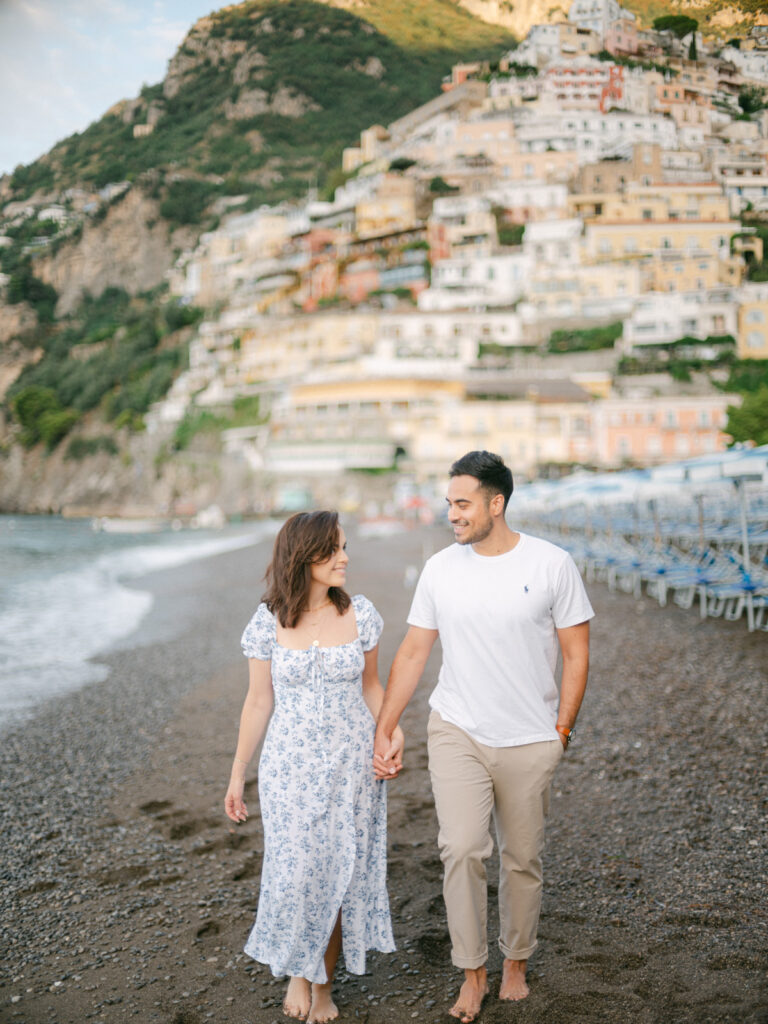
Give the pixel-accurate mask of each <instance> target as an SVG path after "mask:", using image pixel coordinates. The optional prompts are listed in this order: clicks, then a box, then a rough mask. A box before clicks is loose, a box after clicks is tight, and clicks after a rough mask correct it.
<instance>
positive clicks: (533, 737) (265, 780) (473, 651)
mask: <svg viewBox="0 0 768 1024" xmlns="http://www.w3.org/2000/svg"><path fill="white" fill-rule="evenodd" d="M512 486H513V485H512V474H511V473H510V471H509V469H508V468H507V467H506V466H505V465H504V463H503V461H502V460H501V458H499V456H497V455H493V454H491V453H490V452H485V451H478V452H469V453H468V454H467V455H465V456H463V457H462V458H461V459H459V460H458V461H457V462H455V463H454V464H453V465H452V466H451V470H450V482H449V486H448V491H447V498H446V501H447V507H448V519H449V521H450V524H451V526H452V528H453V531H454V536H455V540H456V543H455V544H452V545H451V546H450V547H447V548H445V549H444V550H442V551H440V552H438V553H437V554H436V555H434V556H433V557H432V558H430V559H429V560H428V561H427V563H426V565H425V566H424V569H423V571H422V574H421V577H420V579H419V582H418V585H417V587H416V592H415V594H414V598H413V602H412V605H411V609H410V612H409V614H408V626H409V628H408V632H407V633H406V636H405V638H404V640H403V642H402V643H401V645H400V648H399V649H398V652H397V654H396V656H395V659H394V662H393V664H392V670H391V673H390V676H389V681H388V683H387V688H386V691H384V689H383V688H382V686H381V683H380V681H379V673H378V667H377V655H378V642H379V637H380V635H381V630H382V619H381V616H380V615H379V613H378V612H377V611H376V609H375V608H374V606H373V604H372V603H371V602H370V601H369V600H368V599H367V598H365V597H363V596H362V595H359V594H358V595H355V596H354V597H350V596H349V595H348V594H347V593H346V591H345V589H344V584H345V579H346V568H347V562H348V560H349V559H348V556H347V553H346V540H345V536H344V530H343V529H342V527H341V525H340V524H339V519H338V515H337V514H336V513H335V512H310V513H300V514H298V515H295V516H293V517H291V518H290V519H289V520H287V522H286V523H285V524H284V525H283V527H282V528H281V530H280V532H279V533H278V535H277V538H276V540H275V546H274V551H273V555H272V561H271V563H270V566H269V568H268V570H267V577H266V578H267V593H266V594H265V596H264V599H263V601H262V603H261V604H260V605H259V607H258V609H257V610H256V613H255V614H254V616H253V618H252V619H251V621H250V622H249V623H248V625H247V627H246V629H245V632H244V633H243V638H242V647H243V652H244V654H245V655H246V656H247V657H248V659H249V662H248V663H249V677H250V682H249V688H248V694H247V696H246V699H245V704H244V706H243V710H242V714H241V718H240V733H239V738H238V744H237V751H236V754H235V759H234V763H233V767H232V775H231V778H230V782H229V788H228V790H227V795H226V800H225V809H226V812H227V814H228V815H229V817H230V818H231V819H232V820H233V821H236V822H240V821H244V820H245V819H246V817H247V813H248V812H247V808H246V805H245V803H244V801H243V790H244V784H245V772H246V768H247V767H248V764H249V762H250V760H251V758H252V757H253V754H254V752H255V751H256V748H257V746H258V745H259V743H260V742H261V740H262V738H263V739H264V742H263V746H262V750H261V758H260V761H259V773H258V778H259V801H260V805H261V815H262V821H263V827H264V861H263V866H262V877H261V887H260V893H259V906H258V912H257V916H256V923H255V925H254V927H253V930H252V932H251V934H250V936H249V938H248V941H247V943H246V946H245V951H246V953H248V954H249V955H250V956H251V957H253V958H254V959H255V960H258V961H260V962H261V963H264V964H268V965H269V967H270V968H271V970H272V973H273V974H274V975H275V976H286V975H287V976H288V977H289V978H290V980H289V982H288V988H287V991H286V994H285V999H284V1003H283V1009H284V1011H285V1013H286V1014H287V1015H288V1016H290V1017H295V1018H297V1019H300V1020H308V1021H309V1022H312V1024H323V1022H326V1021H330V1020H333V1019H335V1018H336V1017H337V1016H338V1010H337V1008H336V1006H335V1005H334V1003H333V999H332V994H331V983H332V978H333V972H334V968H335V966H336V961H337V959H338V955H339V952H340V951H341V949H342V948H343V950H344V961H345V966H346V969H347V970H348V971H350V972H352V973H356V974H362V973H364V972H365V954H366V951H367V950H369V949H375V950H379V951H381V952H385V953H386V952H392V951H393V950H394V949H395V945H394V940H393V936H392V924H391V920H390V914H389V900H388V896H387V888H386V857H387V848H386V842H387V837H386V787H385V786H383V785H382V781H383V780H386V779H393V778H394V777H396V776H397V775H398V774H399V772H400V771H401V769H402V753H403V743H404V741H403V734H402V731H401V730H400V727H399V726H398V721H399V719H400V715H401V714H402V712H403V710H404V708H405V707H406V705H407V704H408V701H409V700H410V698H411V696H412V695H413V693H414V691H415V689H416V686H417V684H418V682H419V679H420V677H421V674H422V672H423V669H424V666H425V664H426V661H427V658H428V656H429V654H430V651H431V650H432V647H433V645H434V643H435V640H436V639H437V638H438V636H439V637H440V641H441V645H442V654H443V661H442V667H441V669H440V675H439V679H438V684H437V687H436V688H435V690H434V692H433V693H432V695H431V697H430V708H431V713H430V717H429V724H428V749H429V771H430V776H431V780H432V788H433V791H434V797H435V806H436V810H437V817H438V822H439V834H438V845H439V848H440V856H441V859H442V862H443V865H444V872H445V873H444V883H443V894H444V898H445V905H446V910H447V917H448V929H449V932H450V938H451V946H452V951H451V957H452V961H453V963H454V964H455V965H456V966H457V967H459V968H462V969H463V970H464V975H465V977H464V982H463V984H462V986H461V989H460V991H459V994H458V998H457V999H456V1002H455V1003H454V1005H453V1006H452V1008H451V1010H450V1013H451V1014H452V1015H453V1016H454V1017H456V1018H457V1019H459V1020H461V1021H462V1022H463V1024H469V1022H470V1021H472V1020H474V1019H475V1018H476V1017H477V1015H478V1013H479V1012H480V1007H481V1004H482V1001H483V998H484V997H485V995H486V994H487V992H488V983H487V974H486V966H485V964H486V960H487V956H488V941H487V930H486V872H485V861H486V860H487V858H488V857H489V856H490V854H491V851H492V848H493V840H492V838H491V833H490V823H491V817H493V821H494V825H495V831H496V838H497V843H498V847H499V859H500V881H499V911H500V922H501V935H500V938H499V945H500V948H501V951H502V954H503V956H504V965H503V972H502V980H501V987H500V989H499V998H500V999H502V1000H519V999H523V998H525V996H527V995H528V987H527V985H526V981H525V973H526V964H527V961H528V958H529V956H530V955H531V953H532V952H533V950H534V948H535V946H536V932H537V928H538V919H539V909H540V905H541V887H542V869H541V854H542V850H543V844H544V819H545V817H546V814H547V810H548V803H549V788H550V782H551V779H552V776H553V774H554V771H555V768H556V767H557V764H558V762H559V760H560V758H561V757H562V755H563V751H564V749H565V748H566V747H567V745H568V742H569V741H570V738H571V735H572V732H573V726H574V723H575V721H576V716H577V714H578V711H579V707H580V705H581V702H582V698H583V696H584V690H585V687H586V683H587V669H588V660H589V653H588V648H589V619H590V618H592V616H593V614H594V613H593V611H592V608H591V606H590V603H589V599H588V598H587V595H586V592H585V590H584V586H583V583H582V580H581V577H580V575H579V573H578V570H577V569H576V566H575V564H574V562H573V560H572V559H571V557H570V556H569V555H568V554H567V553H566V552H565V551H563V550H562V549H561V548H558V547H556V546H555V545H553V544H550V543H548V542H547V541H544V540H540V539H538V538H535V537H533V536H530V535H528V534H524V533H520V532H515V531H513V530H512V529H510V527H509V526H508V525H507V522H506V518H505V511H506V507H507V503H508V501H509V498H510V495H511V494H512ZM558 650H559V652H560V654H561V656H562V664H563V668H562V677H561V682H560V688H559V692H558V687H557V682H556V678H555V670H556V664H557V656H558ZM265 732H266V735H265Z"/></svg>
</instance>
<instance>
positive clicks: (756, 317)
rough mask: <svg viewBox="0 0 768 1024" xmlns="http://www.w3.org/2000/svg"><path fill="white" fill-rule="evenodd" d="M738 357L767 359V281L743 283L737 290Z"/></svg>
mask: <svg viewBox="0 0 768 1024" xmlns="http://www.w3.org/2000/svg"><path fill="white" fill-rule="evenodd" d="M738 325H739V327H738V337H737V339H736V352H737V355H738V357H739V359H768V283H750V284H745V285H744V286H743V287H742V288H741V290H740V292H739V311H738Z"/></svg>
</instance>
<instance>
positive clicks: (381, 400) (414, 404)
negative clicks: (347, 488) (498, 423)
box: [265, 364, 463, 473]
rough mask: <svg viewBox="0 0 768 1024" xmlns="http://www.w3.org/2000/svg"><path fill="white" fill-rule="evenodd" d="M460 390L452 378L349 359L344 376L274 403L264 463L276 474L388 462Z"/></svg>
mask: <svg viewBox="0 0 768 1024" xmlns="http://www.w3.org/2000/svg"><path fill="white" fill-rule="evenodd" d="M462 393H463V386H462V384H461V383H460V382H459V381H458V380H452V381H451V380H443V379H439V378H426V377H424V378H418V379H416V378H413V377H400V376H396V377H395V376H387V375H382V376H373V377H372V376H370V375H369V374H368V373H366V372H365V369H364V368H363V367H362V366H360V365H357V366H355V365H351V364H350V365H348V366H345V367H344V374H343V376H335V377H334V378H333V379H330V380H327V381H322V380H315V381H311V382H307V383H305V384H297V385H295V386H294V387H291V388H289V389H287V390H286V391H285V392H284V393H283V395H282V396H281V397H280V398H279V399H278V400H276V401H275V403H274V405H273V408H272V415H271V419H270V424H269V438H268V441H267V448H266V453H265V464H266V465H268V466H269V467H270V468H271V469H273V470H274V471H275V472H279V473H286V472H322V471H325V470H336V471H340V470H343V469H366V468H381V469H383V468H388V467H391V466H392V465H393V464H394V461H395V459H396V458H399V457H401V456H406V457H407V458H408V459H409V460H410V459H411V458H412V452H413V449H414V446H415V444H416V439H417V438H418V437H419V436H420V434H421V432H422V431H423V430H425V429H428V428H429V425H430V424H432V423H433V422H436V421H437V420H440V419H441V412H440V410H441V409H442V408H444V407H445V406H446V405H450V406H451V407H452V406H453V405H454V404H455V403H456V402H457V401H459V400H460V397H461V395H462ZM453 458H454V459H455V458H456V456H455V455H454V456H453ZM443 469H445V467H443Z"/></svg>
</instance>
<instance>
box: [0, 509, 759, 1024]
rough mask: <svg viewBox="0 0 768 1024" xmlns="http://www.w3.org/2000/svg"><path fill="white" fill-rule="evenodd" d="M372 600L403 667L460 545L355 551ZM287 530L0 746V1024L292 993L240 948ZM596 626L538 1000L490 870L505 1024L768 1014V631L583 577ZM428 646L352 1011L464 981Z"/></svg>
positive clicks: (660, 1021)
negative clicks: (414, 576) (436, 775)
mask: <svg viewBox="0 0 768 1024" xmlns="http://www.w3.org/2000/svg"><path fill="white" fill-rule="evenodd" d="M348 533H349V535H350V556H351V565H350V582H349V589H350V591H351V592H353V593H357V592H361V593H365V594H366V595H367V596H368V597H370V598H371V599H372V600H373V601H374V603H375V604H376V606H377V607H378V608H379V610H380V611H381V613H382V615H383V616H384V620H385V631H384V635H383V638H382V642H381V659H380V664H381V669H382V675H383V676H384V677H386V672H387V670H388V668H389V664H390V662H391V659H392V656H393V654H394V652H395V650H396V648H397V645H398V643H399V642H400V639H401V638H402V635H403V632H404V623H405V615H406V612H407V608H408V605H409V602H410V597H411V591H410V590H409V589H408V588H407V587H406V586H405V582H404V580H405V576H406V573H407V568H408V567H409V566H416V567H418V568H420V566H421V564H422V562H423V559H424V557H425V555H428V554H430V553H432V551H434V550H437V549H438V548H440V547H443V546H445V545H446V544H447V543H449V542H450V536H449V534H448V532H447V530H442V529H437V528H433V529H426V528H425V529H415V530H413V531H410V532H408V533H405V534H403V535H398V536H395V537H390V538H387V539H383V538H382V539H359V540H358V539H357V537H356V531H355V529H354V527H353V526H351V525H350V528H349V530H348ZM270 547H271V542H267V543H264V544H260V545H258V546H255V547H253V548H248V549H245V550H243V551H238V552H233V553H229V554H225V555H219V556H216V557H213V558H209V559H205V560H201V561H198V562H194V563H190V564H187V565H185V566H182V567H179V568H176V569H173V570H171V571H166V572H161V573H155V574H153V575H152V576H150V577H147V578H146V580H145V581H142V584H141V585H142V586H143V587H146V588H148V589H151V591H152V593H153V594H154V596H155V605H154V609H153V611H152V613H151V614H150V616H149V618H148V619H146V620H145V622H144V623H143V624H142V626H141V628H140V630H139V631H138V632H137V633H136V634H134V635H133V636H132V637H131V638H130V641H129V642H127V643H125V644H124V645H123V647H122V649H120V650H118V651H115V652H113V653H112V654H111V655H110V656H109V658H108V659H107V660H108V664H109V666H110V675H109V678H108V679H107V680H106V681H105V682H103V683H100V684H94V685H92V686H90V687H88V688H86V689H84V690H82V691H79V692H77V693H73V694H69V695H67V696H64V697H60V698H57V699H55V700H52V701H51V702H49V703H48V704H47V705H46V706H45V707H44V709H43V710H42V711H40V712H39V713H38V714H37V715H36V716H35V717H34V718H33V719H32V720H31V721H30V722H28V723H26V724H25V725H24V726H23V727H21V728H18V729H17V730H16V731H12V732H10V733H6V734H5V735H4V736H3V737H2V742H1V743H0V771H1V773H2V780H3V781H2V792H3V800H2V823H1V828H2V887H1V888H2V892H1V893H0V942H1V943H2V948H3V956H2V958H0V959H1V960H2V963H1V964H0V1021H3V1022H6V1021H7V1022H13V1024H38V1022H52V1024H54V1022H55V1024H82V1022H84V1021H108V1022H115V1024H119V1022H123V1021H140V1022H163V1024H204V1022H206V1021H215V1022H222V1024H230V1022H232V1024H272V1022H274V1021H280V1020H282V1019H283V1018H282V1015H281V1012H280V1004H281V999H282V992H283V987H284V986H283V983H282V982H280V981H276V980H274V979H272V978H271V976H270V974H269V971H268V969H267V968H266V967H263V966H261V965H259V964H255V963H253V962H252V961H250V960H249V959H248V958H247V957H245V955H244V954H243V953H242V947H243V944H244V941H245V938H246V936H247V933H248V930H249V929H250V927H251V924H252V921H253V917H254V914H255V909H256V904H257V899H258V882H259V872H260V866H261V856H262V849H263V845H262V834H261V825H260V820H259V814H258V798H257V794H256V769H255V763H254V767H253V769H252V770H251V772H250V776H249V780H250V781H249V790H248V799H249V808H250V811H251V816H250V818H249V821H248V822H247V824H245V825H244V826H241V827H237V828H235V826H233V825H232V824H231V823H230V822H229V821H228V820H227V818H226V817H225V816H224V813H223V808H222V801H223V796H224V791H225V787H226V781H227V778H228V773H229V767H230V764H231V757H232V753H233V750H234V744H235V738H236V730H237V721H238V716H239V711H240V705H241V703H242V699H243V696H244V693H245V686H246V677H247V668H246V662H245V659H244V658H243V657H242V655H241V654H240V650H239V637H240V633H241V631H242V628H243V626H244V624H245V622H246V621H247V620H248V618H249V616H250V615H251V613H252V611H253V610H254V608H255V607H256V604H257V603H258V600H259V597H260V595H261V593H262V584H261V577H262V575H263V571H264V568H265V565H266V561H267V559H268V556H269V550H270ZM590 596H591V598H592V601H593V604H594V606H595V610H596V613H597V616H596V619H595V623H594V627H593V640H592V671H591V675H590V684H589V688H588V692H587V697H586V700H585V703H584V706H583V708H582V713H581V716H580V719H579V723H578V738H577V740H576V742H575V743H574V745H573V747H572V748H571V749H570V750H569V752H568V754H567V756H566V757H565V758H564V760H563V763H562V765H561V767H560V769H559V771H558V774H557V776H556V778H555V783H554V786H553V792H552V807H551V814H550V822H549V830H548V845H547V853H546V860H545V896H544V905H543V912H542V919H541V927H540V933H539V940H540V942H539V948H538V950H537V951H536V953H535V955H534V957H533V958H532V960H531V964H530V971H529V980H530V985H531V995H530V997H529V998H528V999H527V1000H526V1001H525V1002H524V1003H521V1004H517V1005H512V1004H507V1003H500V1002H499V1001H498V1000H497V999H496V998H495V992H496V990H497V989H498V981H499V975H500V966H501V958H500V954H499V951H498V948H497V947H496V944H495V934H496V932H495V929H496V916H497V915H496V910H495V907H494V902H495V897H496V886H495V871H496V869H495V863H494V861H493V860H492V861H491V862H490V864H489V881H490V884H489V892H490V908H489V918H490V935H491V937H492V940H494V941H493V944H492V952H491V957H490V961H489V970H490V974H491V983H492V990H491V995H490V996H489V997H488V999H487V1000H486V1002H485V1004H484V1007H483V1011H482V1014H481V1018H480V1019H481V1021H483V1022H487V1024H497V1022H499V1024H500V1022H502V1021H504V1022H513V1024H518V1022H520V1024H529V1022H546V1024H560V1022H565V1021H572V1020H580V1021H584V1022H587V1024H590V1022H607V1024H622V1022H632V1024H683V1022H697V1024H699V1022H702V1024H703V1022H726V1021H727V1022H733V1024H757V1022H766V1021H768V981H767V980H766V978H767V974H768V971H767V969H768V902H767V901H766V895H765V894H766V874H767V872H766V855H765V851H766V849H767V848H768V834H767V833H768V828H766V788H765V776H766V752H767V751H768V719H767V718H766V715H765V693H766V667H765V666H766V664H767V663H768V658H767V657H766V654H767V653H768V642H767V641H766V636H765V634H764V633H759V634H756V635H755V634H752V635H750V634H748V633H747V632H746V629H745V628H744V625H743V623H741V622H736V623H732V622H725V621H721V620H706V621H704V622H701V621H700V620H699V618H698V617H697V615H696V614H695V612H691V611H684V610H682V609H679V608H677V607H676V606H672V607H668V608H665V609H661V608H659V607H658V606H657V605H656V604H655V602H653V601H651V600H648V599H646V598H643V599H642V600H639V601H638V600H636V599H635V598H633V597H630V596H628V595H611V594H610V593H609V592H608V591H607V590H606V589H605V588H604V587H603V586H601V585H595V586H592V587H591V588H590ZM437 668H438V660H437V658H436V657H433V658H432V660H431V661H430V665H429V667H428V672H427V675H426V677H425V679H424V681H423V683H422V685H421V687H420V689H419V691H418V693H417V697H416V698H415V700H414V702H413V703H412V705H411V707H410V708H409V710H408V712H407V713H406V717H405V720H404V723H403V724H404V727H405V730H406V737H407V744H408V745H407V751H406V766H407V769H406V771H405V772H404V773H403V776H402V777H401V779H399V780H398V781H396V782H394V783H392V784H388V785H389V797H388V798H389V849H390V859H389V891H390V900H391V906H392V913H393V923H394V928H395V936H396V940H397V943H398V952H397V953H394V954H390V955H381V954H371V955H370V957H369V963H368V971H369V973H368V974H366V975H365V976H364V977H357V976H349V975H347V974H346V973H345V971H344V969H343V961H342V963H341V965H340V967H341V969H340V971H339V973H338V976H337V985H336V996H337V1002H338V1005H339V1008H340V1011H341V1017H342V1020H354V1021H362V1022H369V1024H385V1022H387V1024H419V1022H422V1024H431V1022H439V1021H442V1022H446V1021H448V1020H450V1019H451V1018H449V1017H448V1016H447V1013H446V1011H447V1008H448V1007H449V1005H450V1004H451V1002H452V1000H453V998H454V997H455V992H456V990H457V987H458V983H459V972H458V971H457V970H455V969H454V968H453V967H451V965H450V960H449V946H448V938H447V932H446V927H445V912H444V908H443V902H442V895H441V875H442V872H441V865H440V862H439V859H438V855H437V849H436V843H435V839H436V832H437V828H436V821H435V815H434V809H433V803H432V797H431V791H430V786H429V778H428V774H427V768H426V742H425V741H426V732H425V723H426V709H427V697H428V695H429V691H430V689H431V684H432V683H433V682H434V679H435V677H436V672H437Z"/></svg>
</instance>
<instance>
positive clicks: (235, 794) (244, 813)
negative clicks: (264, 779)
mask: <svg viewBox="0 0 768 1024" xmlns="http://www.w3.org/2000/svg"><path fill="white" fill-rule="evenodd" d="M244 789H245V779H240V778H236V777H235V776H234V775H233V776H232V778H231V779H230V780H229V789H228V790H227V795H226V796H225V797H224V810H225V811H226V812H227V817H228V818H231V819H232V821H234V822H237V824H238V825H239V824H240V822H241V821H247V819H248V808H247V806H246V804H245V801H244V800H243V790H244Z"/></svg>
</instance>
